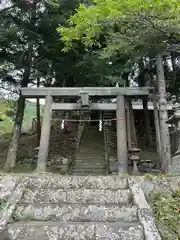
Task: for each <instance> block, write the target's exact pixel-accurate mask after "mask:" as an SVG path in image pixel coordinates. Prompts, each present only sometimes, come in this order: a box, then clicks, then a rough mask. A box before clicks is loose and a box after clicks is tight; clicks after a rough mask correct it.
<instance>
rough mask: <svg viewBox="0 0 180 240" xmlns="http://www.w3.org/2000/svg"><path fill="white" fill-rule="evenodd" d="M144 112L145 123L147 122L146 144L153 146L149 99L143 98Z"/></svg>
mask: <svg viewBox="0 0 180 240" xmlns="http://www.w3.org/2000/svg"><path fill="white" fill-rule="evenodd" d="M143 112H144V123H145V129H146V133H145V138H146V146H147V147H151V146H152V131H151V126H150V121H149V113H148V99H147V98H143Z"/></svg>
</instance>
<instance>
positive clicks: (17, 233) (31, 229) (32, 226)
mask: <svg viewBox="0 0 180 240" xmlns="http://www.w3.org/2000/svg"><path fill="white" fill-rule="evenodd" d="M8 230H9V234H10V236H11V238H13V240H36V239H39V240H52V239H56V240H65V239H66V240H76V239H78V240H84V239H86V240H92V239H98V240H144V233H143V227H142V226H141V225H140V224H127V223H126V224H122V223H119V222H116V223H106V224H104V223H99V222H93V223H92V222H83V223H82V222H78V223H73V222H72V223H70V222H58V223H53V222H47V221H45V222H38V221H37V222H34V221H33V222H28V221H27V222H14V223H12V224H9V226H8Z"/></svg>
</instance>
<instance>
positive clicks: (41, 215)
mask: <svg viewBox="0 0 180 240" xmlns="http://www.w3.org/2000/svg"><path fill="white" fill-rule="evenodd" d="M23 182H25V180H23ZM8 231H9V234H10V239H13V240H65V239H66V240H76V239H77V240H88V239H89V240H96V239H98V240H118V239H119V240H145V239H146V238H145V235H144V229H143V226H142V225H141V223H140V221H139V219H138V207H137V206H136V205H135V204H134V200H133V194H132V191H131V189H130V188H129V187H128V181H127V178H123V177H114V176H104V177H102V176H101V177H100V176H98V177H97V176H94V177H93V176H87V177H80V176H79V177H78V176H69V177H68V176H67V177H66V176H61V177H59V176H57V177H55V176H47V175H46V176H45V175H44V176H38V177H30V178H29V179H28V182H27V184H26V187H25V190H24V193H23V195H22V198H21V200H20V201H19V202H18V204H17V206H16V208H15V211H14V213H13V215H12V217H11V221H10V223H9V224H8ZM2 240H3V239H2ZM151 240H153V239H151Z"/></svg>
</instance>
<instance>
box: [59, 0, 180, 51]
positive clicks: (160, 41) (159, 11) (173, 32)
mask: <svg viewBox="0 0 180 240" xmlns="http://www.w3.org/2000/svg"><path fill="white" fill-rule="evenodd" d="M179 4H180V3H179V1H175V0H164V1H160V0H150V1H145V0H105V1H104V0H94V1H93V5H92V6H89V7H87V6H86V5H85V4H81V5H80V6H79V8H78V9H77V12H76V13H75V14H74V15H73V16H71V18H70V19H69V24H70V27H68V28H65V27H59V28H58V32H59V33H60V35H61V39H62V40H63V41H64V42H65V47H64V51H67V50H68V49H69V48H71V47H72V46H73V42H74V41H77V40H80V41H82V42H83V43H84V44H85V45H86V46H92V45H98V44H99V36H100V34H102V33H104V34H105V35H106V48H105V49H104V51H105V52H106V53H107V55H113V54H116V53H117V51H121V52H122V53H125V54H127V53H132V52H134V54H136V55H138V54H140V53H141V52H143V53H146V52H150V51H151V52H152V51H153V52H156V51H157V48H158V51H159V50H160V49H162V50H164V49H168V48H169V47H170V45H171V44H172V43H173V40H174V41H175V42H179V40H180V35H179V29H180V8H179Z"/></svg>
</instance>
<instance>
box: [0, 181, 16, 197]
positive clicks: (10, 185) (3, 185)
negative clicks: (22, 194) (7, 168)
mask: <svg viewBox="0 0 180 240" xmlns="http://www.w3.org/2000/svg"><path fill="white" fill-rule="evenodd" d="M18 182H19V178H18V177H13V176H4V177H3V178H2V179H1V182H0V198H1V199H3V198H8V197H9V196H11V195H12V191H13V190H14V189H15V187H16V185H17V184H18Z"/></svg>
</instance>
